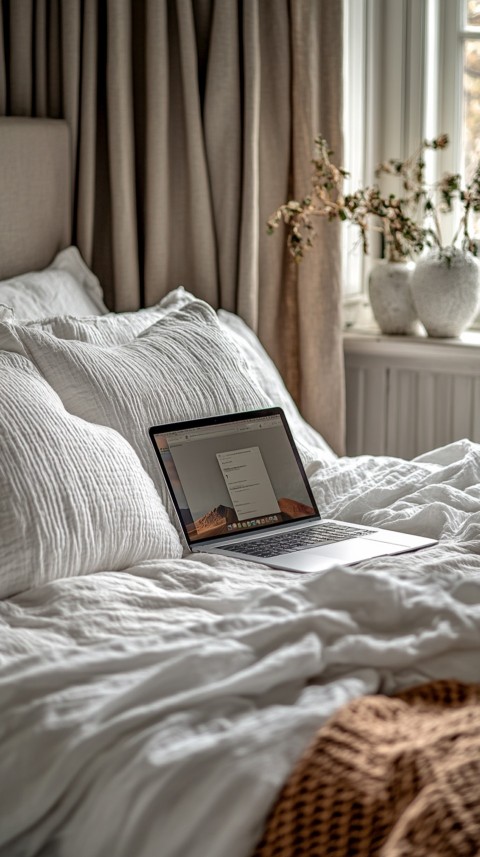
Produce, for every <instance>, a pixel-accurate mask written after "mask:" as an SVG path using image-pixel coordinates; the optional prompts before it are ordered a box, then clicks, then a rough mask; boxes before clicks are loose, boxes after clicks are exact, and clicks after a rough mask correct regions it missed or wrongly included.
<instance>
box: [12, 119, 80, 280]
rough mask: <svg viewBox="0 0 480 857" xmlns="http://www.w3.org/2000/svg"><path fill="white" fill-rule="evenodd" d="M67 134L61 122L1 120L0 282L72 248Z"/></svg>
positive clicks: (43, 265) (47, 262)
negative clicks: (64, 248)
mask: <svg viewBox="0 0 480 857" xmlns="http://www.w3.org/2000/svg"><path fill="white" fill-rule="evenodd" d="M70 160H71V159H70V134H69V128H68V125H67V123H66V122H64V121H63V120H60V119H27V118H23V117H22V118H20V117H0V279H5V278H6V277H11V276H14V275H15V274H21V273H24V272H26V271H34V270H38V269H39V268H44V267H45V266H46V265H48V264H49V263H50V262H51V261H52V259H53V257H54V255H55V253H57V252H58V250H61V249H62V248H63V247H67V246H68V245H69V244H70V243H71V230H72V192H71V164H70Z"/></svg>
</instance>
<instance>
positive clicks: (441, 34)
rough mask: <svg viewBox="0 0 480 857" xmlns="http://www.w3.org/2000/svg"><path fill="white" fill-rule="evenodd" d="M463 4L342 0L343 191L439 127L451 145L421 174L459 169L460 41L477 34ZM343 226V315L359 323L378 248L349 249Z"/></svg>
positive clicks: (452, 0) (453, 0) (448, 225)
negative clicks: (345, 173)
mask: <svg viewBox="0 0 480 857" xmlns="http://www.w3.org/2000/svg"><path fill="white" fill-rule="evenodd" d="M465 9H466V2H465V0H344V56H343V71H344V84H345V86H344V90H345V97H344V129H345V134H344V164H345V167H346V169H348V170H350V172H351V174H352V178H351V181H350V184H349V185H348V184H347V185H346V190H347V191H348V190H349V189H353V188H355V187H358V186H359V184H361V183H364V184H370V183H371V182H373V181H374V172H375V166H376V164H378V163H380V162H381V161H383V160H386V159H388V158H391V157H399V158H404V157H406V156H407V155H408V154H410V153H411V152H412V151H414V150H415V148H416V147H417V146H418V144H419V142H420V141H421V140H422V139H424V138H427V139H429V138H430V139H431V138H433V137H435V136H437V135H438V134H439V133H443V132H445V133H447V134H448V136H449V138H450V145H449V146H448V147H447V149H445V150H443V151H442V152H436V153H427V159H426V161H427V162H426V172H427V177H428V179H429V181H434V180H435V179H437V178H439V177H440V176H441V175H442V174H443V173H444V172H447V171H448V172H462V162H461V159H462V142H463V141H462V124H463V103H462V93H463V43H464V41H465V39H467V38H472V37H474V38H478V39H479V40H480V29H475V28H469V27H467V25H466V15H465V14H464V11H465ZM359 140H362V141H363V145H361V144H359V143H358V141H359ZM384 190H388V183H387V182H386V183H385V185H384ZM454 220H455V215H454V214H452V216H451V217H450V220H448V219H446V221H445V223H444V234H445V237H446V239H447V240H448V238H449V237H451V236H452V235H453V228H454ZM457 222H458V221H457ZM343 229H344V239H343V262H344V317H345V322H346V325H347V326H350V325H352V324H355V323H358V322H357V320H358V318H359V317H360V319H361V323H362V321H363V319H362V316H363V317H365V316H366V320H367V321H368V315H369V313H368V310H366V307H367V305H368V298H367V282H368V273H369V270H370V267H371V265H372V262H373V261H374V260H375V259H376V258H379V257H380V256H381V247H380V245H379V243H378V242H377V243H376V244H375V242H371V248H370V254H369V256H368V257H363V254H362V253H361V248H358V247H357V248H355V244H356V243H358V241H356V239H357V238H358V236H355V235H354V236H352V235H351V234H350V233H352V232H354V227H351V226H349V225H348V224H345V225H344V226H343ZM370 318H371V316H370Z"/></svg>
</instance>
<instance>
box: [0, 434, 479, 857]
mask: <svg viewBox="0 0 480 857" xmlns="http://www.w3.org/2000/svg"><path fill="white" fill-rule="evenodd" d="M307 470H308V473H309V476H310V479H311V482H312V485H313V487H314V491H315V494H316V496H317V499H318V502H319V505H320V507H321V509H322V510H323V511H324V512H325V514H327V515H334V516H336V517H340V518H343V519H345V520H349V521H358V522H363V523H367V524H373V523H375V524H385V525H388V526H390V527H392V528H398V529H406V530H408V531H410V532H413V533H423V534H425V535H428V536H433V537H437V538H440V539H441V540H440V543H439V544H438V545H437V546H435V547H433V548H430V549H428V550H425V551H422V552H418V553H413V554H405V555H402V556H397V557H391V558H387V559H380V560H378V559H377V560H373V561H370V562H368V563H363V564H362V565H361V566H358V567H357V568H355V569H347V568H342V567H335V568H333V569H331V570H328V571H326V572H323V573H321V574H318V575H311V576H295V575H288V574H287V573H284V572H276V571H272V570H271V569H264V568H262V567H260V566H255V565H249V564H246V563H242V562H236V561H233V560H232V561H229V560H226V559H225V558H221V557H216V558H214V557H207V556H204V557H201V556H199V555H197V556H196V557H195V558H193V557H190V558H186V559H184V560H175V561H167V560H163V561H162V560H158V561H156V560H151V561H149V562H148V563H146V564H143V565H139V566H136V567H134V568H130V569H129V570H128V571H126V572H115V573H114V572H108V571H105V572H102V573H99V574H96V575H93V576H90V577H79V578H73V579H68V580H59V581H55V582H53V583H50V584H47V585H45V586H43V587H41V588H37V589H33V590H30V591H29V592H26V593H23V594H22V595H18V596H16V597H14V598H12V599H10V600H8V601H4V602H2V603H0V855H2V857H7V855H8V857H15V855H20V854H21V855H22V857H28V855H34V854H42V857H43V855H45V857H47V855H48V857H53V855H55V857H63V855H65V857H66V855H68V857H84V855H86V854H88V855H89V857H105V855H115V857H132V855H135V857H158V855H161V857H207V855H208V857H225V855H229V857H247V855H249V854H250V853H251V851H252V849H253V847H254V845H255V843H256V841H257V839H258V837H259V835H260V834H261V831H262V826H263V823H264V819H265V815H266V812H267V811H268V808H269V806H270V805H271V803H272V801H273V800H274V798H275V795H276V793H277V792H278V789H279V788H280V786H281V785H282V783H283V782H284V780H285V779H286V777H287V776H288V773H289V771H290V770H291V768H292V766H293V764H294V762H295V760H296V759H297V758H298V756H299V754H300V753H301V752H302V750H303V748H304V747H305V745H306V744H307V742H308V740H309V738H310V737H311V736H312V735H313V733H314V731H315V730H316V729H317V728H318V727H319V726H321V725H322V723H324V722H325V719H326V718H327V717H328V716H329V715H330V714H332V713H333V712H334V711H335V710H336V709H337V708H338V707H339V706H340V705H341V704H342V703H344V702H346V701H347V700H349V699H352V698H353V697H355V696H358V695H360V694H364V693H372V692H378V691H382V692H387V693H391V692H394V691H396V690H399V689H403V688H405V687H408V686H410V685H412V684H415V683H418V682H422V681H425V680H430V679H435V678H452V677H453V678H457V679H459V680H463V681H479V680H480V487H479V483H480V447H479V446H476V445H474V444H471V443H469V442H467V441H463V442H459V443H456V444H452V445H450V446H448V447H445V448H444V449H442V450H438V451H436V452H434V453H431V454H429V455H427V456H423V457H422V458H420V459H417V460H416V461H414V462H404V461H399V460H396V459H387V458H370V457H362V458H358V459H351V460H348V459H340V460H339V461H338V462H336V463H335V464H332V465H328V466H326V465H325V462H322V464H321V466H320V465H318V464H316V462H315V456H314V454H313V453H312V454H311V455H310V461H309V463H308V464H307Z"/></svg>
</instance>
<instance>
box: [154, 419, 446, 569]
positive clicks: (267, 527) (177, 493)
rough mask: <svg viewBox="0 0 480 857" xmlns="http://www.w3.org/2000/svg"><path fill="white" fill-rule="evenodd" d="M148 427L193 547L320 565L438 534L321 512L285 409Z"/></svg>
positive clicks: (422, 543) (399, 548) (291, 564)
mask: <svg viewBox="0 0 480 857" xmlns="http://www.w3.org/2000/svg"><path fill="white" fill-rule="evenodd" d="M149 434H150V438H151V440H152V442H153V445H154V448H155V451H156V453H157V456H158V459H159V461H160V465H161V467H162V471H163V475H164V477H165V480H166V483H167V486H168V489H169V492H170V494H171V497H172V500H173V503H174V505H175V509H176V511H177V514H178V517H179V520H180V523H181V526H182V529H183V532H184V533H185V537H186V539H187V542H188V545H189V547H190V549H191V550H192V551H203V552H207V553H215V554H221V555H224V556H235V557H237V558H239V559H249V560H253V561H256V562H261V563H264V564H266V565H270V566H274V567H275V568H282V569H287V570H288V571H296V572H314V571H320V570H322V569H324V568H327V567H329V566H331V565H332V564H334V563H337V562H338V563H344V564H347V565H354V564H355V563H357V562H361V561H362V560H366V559H370V558H372V557H377V556H384V555H387V554H399V553H405V552H407V551H413V550H418V549H419V548H423V547H427V546H429V545H433V544H435V543H436V542H435V541H434V540H433V539H427V538H420V537H419V536H409V535H406V534H404V533H397V532H395V531H393V530H384V529H378V528H375V527H363V526H360V525H357V524H355V525H351V524H344V523H341V522H339V521H333V520H329V521H328V520H323V519H322V518H321V516H320V512H319V510H318V507H317V504H316V502H315V499H314V496H313V494H312V490H311V488H310V485H309V483H308V479H307V475H306V473H305V470H304V468H303V465H302V462H301V460H300V456H299V454H298V450H297V448H296V446H295V442H294V440H293V438H292V435H291V432H290V429H289V427H288V424H287V421H286V419H285V415H284V413H283V411H282V409H281V408H268V409H265V410H259V411H249V412H246V413H240V414H229V415H225V416H219V417H211V418H207V419H198V420H189V421H188V422H180V423H171V424H170V425H161V426H153V427H152V428H150V429H149Z"/></svg>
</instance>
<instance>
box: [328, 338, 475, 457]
mask: <svg viewBox="0 0 480 857" xmlns="http://www.w3.org/2000/svg"><path fill="white" fill-rule="evenodd" d="M344 352H345V371H346V388H347V389H346V392H347V454H348V455H362V454H372V455H394V456H399V457H401V458H413V457H414V456H416V455H420V454H421V453H423V452H427V451H428V450H430V449H434V448H435V447H438V446H444V445H445V444H447V443H450V442H452V441H454V440H459V439H461V438H464V437H467V438H470V439H471V440H474V441H476V442H479V443H480V334H478V333H468V334H464V335H463V336H462V338H461V339H449V340H442V339H430V338H428V337H425V338H423V337H400V336H381V335H376V334H360V333H346V334H345V335H344Z"/></svg>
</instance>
